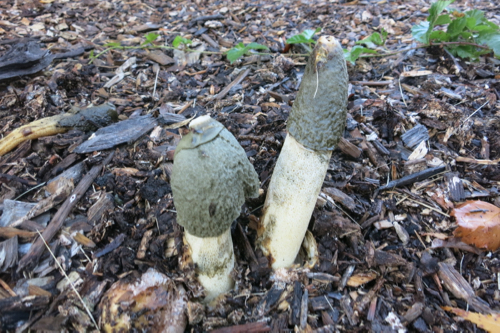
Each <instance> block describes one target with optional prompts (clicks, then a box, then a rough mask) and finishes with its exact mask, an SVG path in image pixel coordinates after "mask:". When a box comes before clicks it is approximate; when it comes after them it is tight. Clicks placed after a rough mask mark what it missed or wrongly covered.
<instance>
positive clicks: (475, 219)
mask: <svg viewBox="0 0 500 333" xmlns="http://www.w3.org/2000/svg"><path fill="white" fill-rule="evenodd" d="M451 216H454V217H455V219H456V220H457V224H458V228H457V229H456V230H455V232H454V233H453V234H454V235H455V236H456V237H461V238H462V241H463V242H464V243H467V244H469V245H475V246H477V247H479V248H485V249H487V250H489V251H495V250H496V249H498V248H499V247H500V208H498V207H497V206H494V205H492V204H490V203H487V202H484V201H467V202H465V203H463V204H461V205H459V206H457V207H456V208H455V209H454V210H453V211H452V212H451Z"/></svg>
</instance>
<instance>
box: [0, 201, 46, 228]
mask: <svg viewBox="0 0 500 333" xmlns="http://www.w3.org/2000/svg"><path fill="white" fill-rule="evenodd" d="M35 206H36V203H30V202H23V201H14V200H9V199H6V200H5V201H4V208H3V214H2V217H1V218H0V227H8V226H10V225H11V224H12V223H14V222H15V221H17V220H19V219H22V218H23V217H24V216H26V214H28V212H29V211H30V210H31V209H32V208H33V207H35ZM49 219H50V214H49V213H47V214H42V215H40V216H38V217H36V218H34V219H33V220H34V221H35V222H36V223H38V224H40V225H42V226H46V225H47V222H49Z"/></svg>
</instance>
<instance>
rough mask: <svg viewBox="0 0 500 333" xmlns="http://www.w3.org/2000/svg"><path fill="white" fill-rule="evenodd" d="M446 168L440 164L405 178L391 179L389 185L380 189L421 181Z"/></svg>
mask: <svg viewBox="0 0 500 333" xmlns="http://www.w3.org/2000/svg"><path fill="white" fill-rule="evenodd" d="M445 169H446V167H445V166H439V167H435V168H429V169H426V170H424V171H420V172H416V173H414V174H411V175H408V176H404V177H403V178H400V179H396V180H393V181H390V182H389V183H388V184H387V185H384V186H381V187H379V189H378V191H384V190H387V189H391V188H394V187H402V186H406V185H410V184H413V183H415V182H419V181H422V180H425V179H427V178H430V177H432V176H434V175H437V174H438V173H441V172H443V171H444V170H445Z"/></svg>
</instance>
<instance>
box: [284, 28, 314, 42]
mask: <svg viewBox="0 0 500 333" xmlns="http://www.w3.org/2000/svg"><path fill="white" fill-rule="evenodd" d="M320 31H321V28H316V30H312V29H306V30H304V31H302V32H301V33H300V34H297V35H294V36H292V37H290V38H288V39H287V40H286V43H287V44H299V43H304V44H308V45H309V46H311V45H312V44H315V43H316V41H315V40H314V39H312V38H313V36H314V35H315V34H316V33H318V32H320Z"/></svg>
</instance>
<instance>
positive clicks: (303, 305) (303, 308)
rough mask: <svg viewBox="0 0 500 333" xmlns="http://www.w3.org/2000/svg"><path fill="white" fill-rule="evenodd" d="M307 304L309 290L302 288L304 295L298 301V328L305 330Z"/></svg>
mask: <svg viewBox="0 0 500 333" xmlns="http://www.w3.org/2000/svg"><path fill="white" fill-rule="evenodd" d="M308 305H309V292H308V290H307V288H306V289H304V295H302V300H301V302H300V328H301V329H302V330H305V328H306V326H307V314H308V310H309V309H308Z"/></svg>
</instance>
